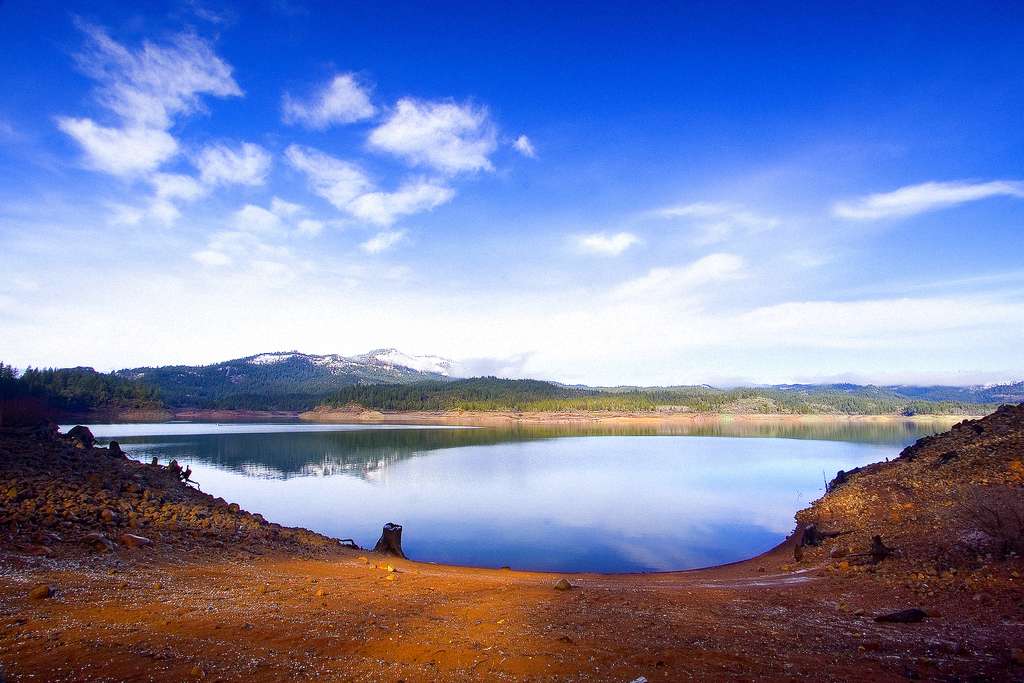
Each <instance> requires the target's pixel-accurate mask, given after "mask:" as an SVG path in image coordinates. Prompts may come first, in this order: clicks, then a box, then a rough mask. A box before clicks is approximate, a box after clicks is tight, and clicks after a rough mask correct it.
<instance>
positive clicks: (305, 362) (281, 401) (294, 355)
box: [117, 349, 451, 410]
mask: <svg viewBox="0 0 1024 683" xmlns="http://www.w3.org/2000/svg"><path fill="white" fill-rule="evenodd" d="M450 368H451V362H450V361H448V360H446V359H444V358H439V357H437V356H413V355H408V354H404V353H402V352H400V351H398V350H396V349H376V350H374V351H370V352H369V353H364V354H361V355H358V356H340V355H337V354H331V355H314V354H307V353H300V352H298V351H287V352H277V353H262V354H258V355H255V356H246V357H245V358H236V359H234V360H228V361H224V362H221V363H213V364H211V365H168V366H164V367H157V368H148V367H146V368H132V369H128V370H119V371H118V372H117V375H118V376H119V377H122V378H125V379H131V380H136V381H140V382H144V383H146V384H149V385H152V386H154V387H156V388H157V389H158V390H159V391H160V395H161V397H162V398H163V400H164V402H165V403H166V404H167V405H168V406H169V407H172V408H222V409H232V408H235V409H247V410H304V409H306V408H308V407H310V406H311V405H316V404H317V403H318V402H320V401H322V400H324V398H325V397H327V396H328V395H330V394H331V393H332V392H335V391H337V390H339V389H340V388H342V387H345V386H350V385H356V384H382V383H386V384H404V383H408V382H422V381H425V380H444V379H445V378H446V377H447V376H448V372H449V371H450Z"/></svg>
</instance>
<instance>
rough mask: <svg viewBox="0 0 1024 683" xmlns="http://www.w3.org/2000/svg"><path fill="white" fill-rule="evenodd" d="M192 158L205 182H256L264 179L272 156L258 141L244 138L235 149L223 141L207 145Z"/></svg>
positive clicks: (254, 183)
mask: <svg viewBox="0 0 1024 683" xmlns="http://www.w3.org/2000/svg"><path fill="white" fill-rule="evenodd" d="M193 161H194V163H195V166H196V168H197V169H199V177H200V178H201V179H202V181H203V182H204V183H207V184H209V185H218V184H236V185H253V186H255V185H263V184H264V183H265V182H266V180H267V173H269V172H270V164H271V157H270V153H269V152H267V151H266V150H265V149H263V148H262V147H260V146H259V145H257V144H254V143H252V142H243V143H242V144H241V145H239V146H238V147H237V148H235V149H232V148H231V147H230V146H228V145H226V144H215V145H207V146H206V147H204V148H203V149H201V150H200V151H199V153H198V154H197V155H196V157H195V159H194V160H193Z"/></svg>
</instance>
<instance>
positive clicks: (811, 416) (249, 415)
mask: <svg viewBox="0 0 1024 683" xmlns="http://www.w3.org/2000/svg"><path fill="white" fill-rule="evenodd" d="M979 417H982V416H980V415H942V414H926V415H895V414H878V415H846V414H836V413H808V414H794V413H696V412H681V411H651V412H648V411H637V412H624V411H610V410H608V411H605V410H594V411H540V412H516V411H469V410H445V411H418V410H417V411H381V410H372V409H357V408H337V409H334V408H316V409H314V410H308V411H304V412H299V411H285V410H214V409H195V408H190V409H182V410H175V411H171V410H132V411H124V412H120V413H84V414H67V415H61V416H60V417H59V418H58V419H59V421H60V422H65V423H71V422H82V423H93V424H95V423H98V422H172V421H188V422H262V421H292V420H298V421H302V422H314V423H321V424H429V425H445V424H461V425H473V426H500V425H514V424H551V425H559V424H561V425H572V424H577V425H579V424H603V425H645V424H646V425H654V424H663V425H664V424H675V425H687V424H711V423H716V422H746V423H757V422H765V423H780V422H781V423H787V424H800V423H827V422H853V423H872V422H876V423H884V422H942V423H948V424H949V425H953V424H954V423H956V422H960V421H961V420H970V419H977V418H979Z"/></svg>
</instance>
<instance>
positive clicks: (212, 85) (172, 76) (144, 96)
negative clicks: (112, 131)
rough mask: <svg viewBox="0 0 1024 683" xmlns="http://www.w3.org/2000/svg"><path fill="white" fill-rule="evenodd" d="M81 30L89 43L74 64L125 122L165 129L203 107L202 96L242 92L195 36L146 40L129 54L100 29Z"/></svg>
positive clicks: (86, 26)
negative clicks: (160, 43)
mask: <svg viewBox="0 0 1024 683" xmlns="http://www.w3.org/2000/svg"><path fill="white" fill-rule="evenodd" d="M80 28H81V29H82V31H83V32H84V33H85V34H86V36H87V38H88V42H87V44H86V46H85V48H84V49H83V50H82V51H81V52H80V53H79V54H78V56H77V58H78V64H79V66H80V68H81V69H82V71H83V72H85V73H86V74H87V75H89V76H90V77H92V78H93V79H95V80H96V81H97V82H98V83H99V88H98V91H97V96H98V98H99V101H100V103H101V104H103V105H104V106H105V107H107V108H108V109H110V110H111V111H113V112H114V113H116V114H117V115H118V116H119V117H120V118H121V119H122V120H123V121H125V122H126V123H129V124H133V125H136V126H143V127H148V128H160V129H166V128H169V127H170V125H171V123H172V122H173V120H174V117H175V116H176V115H178V114H190V113H193V112H195V111H197V110H199V109H201V108H202V101H201V100H200V95H213V96H216V97H231V96H239V95H241V94H242V89H241V88H239V87H238V84H237V83H236V82H235V80H234V78H233V77H232V75H231V67H230V66H228V64H227V63H225V62H224V61H223V60H221V59H220V57H218V56H217V55H216V54H215V53H214V52H213V49H212V48H211V47H210V45H209V43H207V42H206V41H204V40H203V39H202V38H200V37H198V36H197V35H195V34H193V33H182V34H179V35H177V36H175V37H173V38H172V39H171V40H170V41H169V42H168V43H165V44H162V45H158V44H155V43H151V42H149V41H145V42H143V43H142V46H141V47H140V48H139V49H137V50H134V51H133V50H130V49H129V48H127V47H125V46H124V45H122V44H120V43H118V42H116V41H115V40H113V39H112V38H111V37H110V36H109V35H108V34H107V33H106V31H104V30H103V29H102V28H100V27H98V26H94V25H92V24H86V23H82V24H80Z"/></svg>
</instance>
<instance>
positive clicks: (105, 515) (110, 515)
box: [100, 508, 117, 524]
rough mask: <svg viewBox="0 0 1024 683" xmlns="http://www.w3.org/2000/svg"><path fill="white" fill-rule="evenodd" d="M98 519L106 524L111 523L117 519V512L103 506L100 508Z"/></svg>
mask: <svg viewBox="0 0 1024 683" xmlns="http://www.w3.org/2000/svg"><path fill="white" fill-rule="evenodd" d="M100 519H102V520H103V521H104V522H105V523H107V524H113V523H114V522H116V521H117V513H116V512H114V511H113V510H111V509H110V508H104V509H102V510H100Z"/></svg>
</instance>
